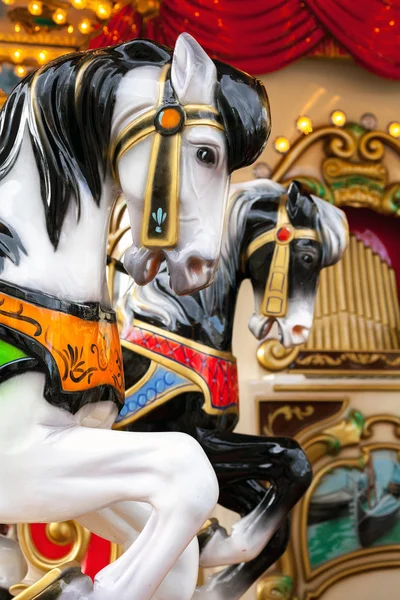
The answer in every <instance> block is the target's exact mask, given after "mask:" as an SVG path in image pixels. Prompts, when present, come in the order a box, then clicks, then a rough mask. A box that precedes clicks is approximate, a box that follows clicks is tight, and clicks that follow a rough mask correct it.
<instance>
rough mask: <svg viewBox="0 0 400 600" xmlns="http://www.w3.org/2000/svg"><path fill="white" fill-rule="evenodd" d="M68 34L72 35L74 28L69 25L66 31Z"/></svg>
mask: <svg viewBox="0 0 400 600" xmlns="http://www.w3.org/2000/svg"><path fill="white" fill-rule="evenodd" d="M67 31H68V33H74V28H73V26H72V25H70V26H69V27H68V29H67Z"/></svg>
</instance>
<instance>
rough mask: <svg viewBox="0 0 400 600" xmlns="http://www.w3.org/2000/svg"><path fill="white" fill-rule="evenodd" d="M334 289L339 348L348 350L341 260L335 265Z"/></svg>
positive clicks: (346, 313)
mask: <svg viewBox="0 0 400 600" xmlns="http://www.w3.org/2000/svg"><path fill="white" fill-rule="evenodd" d="M346 252H348V251H346ZM334 285H335V289H336V290H337V294H338V298H337V302H338V309H339V312H338V321H339V323H338V331H339V337H340V348H343V349H344V350H349V349H350V348H351V344H350V333H349V313H348V306H347V299H346V290H345V274H344V267H343V260H340V261H339V262H338V263H337V264H336V265H335V284H334Z"/></svg>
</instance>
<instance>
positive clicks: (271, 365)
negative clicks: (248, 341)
mask: <svg viewBox="0 0 400 600" xmlns="http://www.w3.org/2000/svg"><path fill="white" fill-rule="evenodd" d="M298 353H299V347H294V348H285V347H284V346H283V345H282V344H281V343H280V342H279V341H278V340H267V341H266V342H263V343H262V344H260V345H259V347H258V348H257V360H258V362H259V363H260V365H261V366H262V367H264V368H265V369H267V371H271V372H273V373H274V372H278V371H282V369H287V368H288V367H290V365H291V364H292V363H293V361H294V360H295V359H296V357H297V355H298Z"/></svg>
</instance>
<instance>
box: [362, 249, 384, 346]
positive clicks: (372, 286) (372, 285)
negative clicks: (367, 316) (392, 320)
mask: <svg viewBox="0 0 400 600" xmlns="http://www.w3.org/2000/svg"><path fill="white" fill-rule="evenodd" d="M366 257H367V267H368V290H369V293H370V297H371V302H372V314H373V319H374V322H375V332H376V337H377V340H376V341H377V345H378V348H384V341H383V331H382V323H381V318H380V314H379V302H378V290H377V289H376V281H375V277H374V272H375V269H374V255H373V254H372V250H371V248H367V249H366Z"/></svg>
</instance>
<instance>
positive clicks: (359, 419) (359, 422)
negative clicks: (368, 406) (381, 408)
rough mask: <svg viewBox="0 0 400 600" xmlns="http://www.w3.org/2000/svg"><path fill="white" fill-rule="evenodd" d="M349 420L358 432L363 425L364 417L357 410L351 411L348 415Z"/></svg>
mask: <svg viewBox="0 0 400 600" xmlns="http://www.w3.org/2000/svg"><path fill="white" fill-rule="evenodd" d="M349 421H350V422H351V423H353V425H354V426H355V427H356V429H358V431H359V433H361V432H362V430H363V429H364V425H365V418H364V415H362V414H361V413H360V412H359V411H358V410H353V411H351V413H350V415H349Z"/></svg>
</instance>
